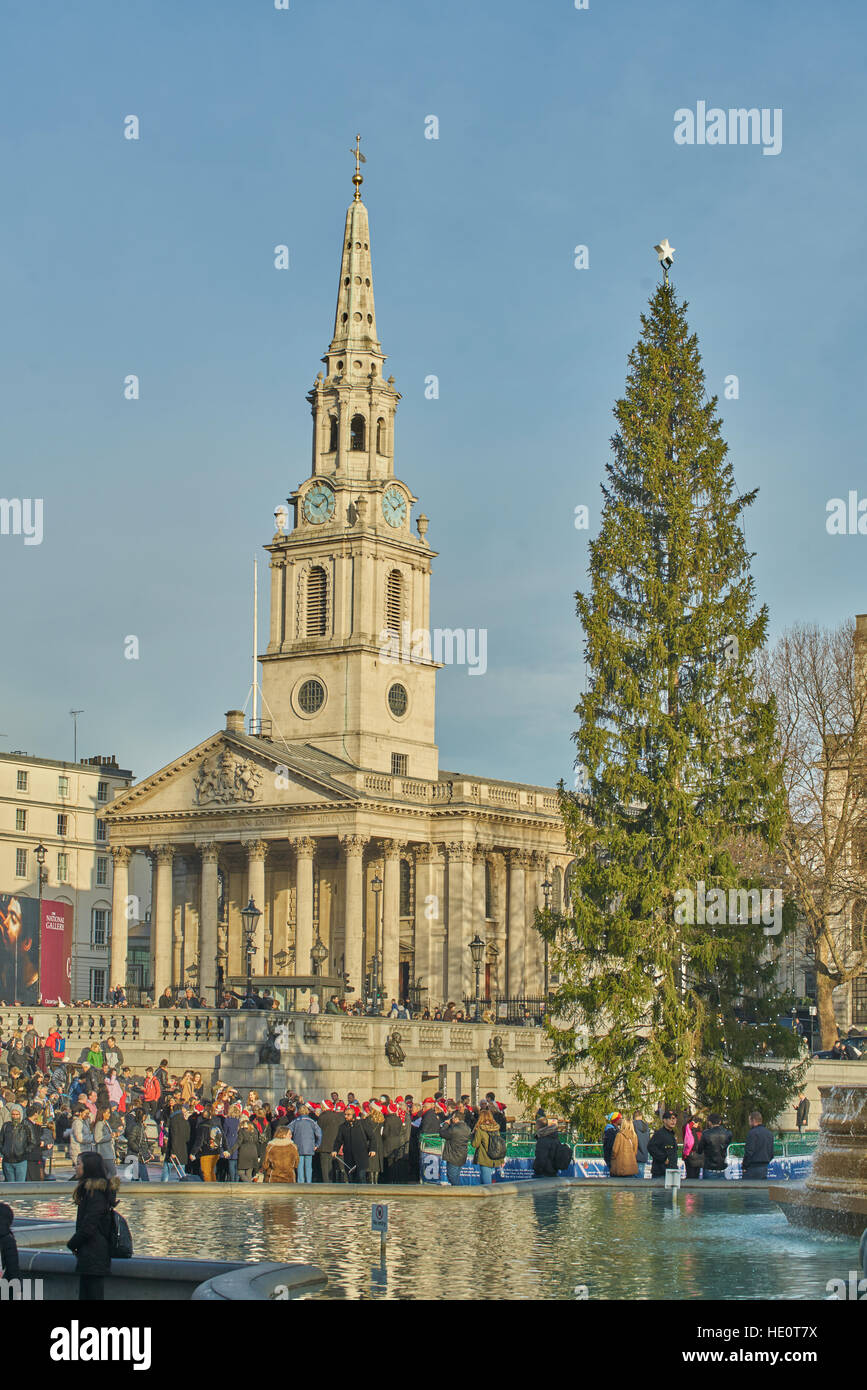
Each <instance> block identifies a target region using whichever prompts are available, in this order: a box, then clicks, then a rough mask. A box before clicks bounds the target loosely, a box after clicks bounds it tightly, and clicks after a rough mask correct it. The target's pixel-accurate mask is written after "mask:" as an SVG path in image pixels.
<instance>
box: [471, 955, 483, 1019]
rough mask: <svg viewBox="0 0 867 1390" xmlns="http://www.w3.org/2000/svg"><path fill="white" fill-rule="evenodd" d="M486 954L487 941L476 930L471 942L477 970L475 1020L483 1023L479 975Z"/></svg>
mask: <svg viewBox="0 0 867 1390" xmlns="http://www.w3.org/2000/svg"><path fill="white" fill-rule="evenodd" d="M484 954H485V943H484V941H483V940H482V938H481V937H480V936H479V933H478V932H476V934H475V936H474V937H473V939H472V941H471V942H470V955H471V956H472V958H473V970H474V971H475V972H476V1012H475V1022H476V1023H481V1021H482V1005H481V996H480V994H479V976H480V975H481V971H482V957H483V956H484Z"/></svg>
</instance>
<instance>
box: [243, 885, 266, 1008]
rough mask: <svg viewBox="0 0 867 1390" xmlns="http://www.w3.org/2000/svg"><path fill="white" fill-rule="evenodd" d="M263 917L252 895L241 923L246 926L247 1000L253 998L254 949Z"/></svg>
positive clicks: (244, 910) (244, 909)
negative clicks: (258, 927) (260, 919)
mask: <svg viewBox="0 0 867 1390" xmlns="http://www.w3.org/2000/svg"><path fill="white" fill-rule="evenodd" d="M261 916H262V914H261V912H260V911H259V909H258V907H257V906H256V904H255V903H254V902H253V898H252V895H251V897H250V901H249V902H248V903H247V906H246V907H245V908H243V910H242V912H241V921H242V922H243V924H244V945H245V947H246V951H247V998H248V999H251V998H252V996H253V947H254V945H255V942H256V928H257V926H258V925H259V918H260V917H261Z"/></svg>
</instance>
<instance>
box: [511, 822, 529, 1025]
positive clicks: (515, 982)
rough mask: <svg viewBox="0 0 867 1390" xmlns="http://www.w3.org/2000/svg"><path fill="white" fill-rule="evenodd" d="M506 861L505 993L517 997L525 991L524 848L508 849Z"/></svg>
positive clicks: (525, 908) (525, 889) (525, 914)
mask: <svg viewBox="0 0 867 1390" xmlns="http://www.w3.org/2000/svg"><path fill="white" fill-rule="evenodd" d="M506 862H507V863H508V866H509V915H508V924H507V928H506V942H507V952H508V974H507V977H506V993H507V994H509V995H511V996H512V997H516V996H518V995H521V994H523V993H524V936H525V932H526V926H527V906H526V898H527V886H526V881H525V877H524V874H525V870H526V867H527V855H526V854H525V852H524V851H523V850H520V849H512V850H509V851H508V852H507V855H506Z"/></svg>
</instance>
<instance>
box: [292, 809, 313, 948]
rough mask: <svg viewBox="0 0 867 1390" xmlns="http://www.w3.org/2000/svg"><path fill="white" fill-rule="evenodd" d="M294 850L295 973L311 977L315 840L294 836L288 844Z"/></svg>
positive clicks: (308, 837)
mask: <svg viewBox="0 0 867 1390" xmlns="http://www.w3.org/2000/svg"><path fill="white" fill-rule="evenodd" d="M291 844H292V847H293V849H294V850H295V972H294V973H295V974H296V975H312V974H313V962H312V960H311V958H310V951H311V949H312V947H313V856H314V854H315V853H316V841H315V840H314V839H312V838H311V836H309V835H298V836H296V838H295V839H293V840H292V841H291Z"/></svg>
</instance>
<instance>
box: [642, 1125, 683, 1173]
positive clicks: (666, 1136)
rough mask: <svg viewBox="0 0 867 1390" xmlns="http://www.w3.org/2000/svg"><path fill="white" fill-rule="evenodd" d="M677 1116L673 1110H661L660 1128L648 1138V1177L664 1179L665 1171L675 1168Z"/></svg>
mask: <svg viewBox="0 0 867 1390" xmlns="http://www.w3.org/2000/svg"><path fill="white" fill-rule="evenodd" d="M676 1125H677V1116H676V1115H675V1113H674V1111H673V1110H663V1112H662V1128H661V1129H658V1130H656V1132H655V1133H654V1134H652V1135H651V1136H650V1142H649V1143H648V1145H647V1155H648V1157H649V1159H650V1162H651V1167H650V1176H651V1177H652V1178H664V1177H665V1173H666V1169H668V1168H676V1167H677V1135H676V1134H675V1132H674V1130H675V1126H676Z"/></svg>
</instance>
